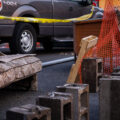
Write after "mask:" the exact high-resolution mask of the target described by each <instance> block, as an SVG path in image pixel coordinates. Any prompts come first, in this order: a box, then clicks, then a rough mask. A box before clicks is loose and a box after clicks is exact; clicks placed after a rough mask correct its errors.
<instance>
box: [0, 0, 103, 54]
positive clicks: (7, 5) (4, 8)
mask: <svg viewBox="0 0 120 120" xmlns="http://www.w3.org/2000/svg"><path fill="white" fill-rule="evenodd" d="M91 3H92V1H91V0H0V15H4V16H15V17H19V16H20V17H36V18H54V19H68V18H75V17H79V16H82V15H84V14H88V13H90V12H91V7H92V6H91ZM101 11H102V10H101V9H99V8H97V7H96V8H95V10H94V14H93V16H92V18H97V17H101V14H102V12H101ZM98 12H99V13H98ZM72 36H73V27H72V22H70V23H51V24H50V23H49V24H48V23H45V24H41V23H40V24H36V23H24V22H15V21H10V20H0V40H1V43H4V42H9V47H10V50H11V51H12V52H13V53H23V54H28V53H33V52H34V51H35V49H36V42H37V41H40V42H41V43H42V44H43V46H44V48H45V49H46V50H51V49H52V48H53V43H54V42H56V41H57V42H60V43H63V42H71V41H72V39H71V38H72Z"/></svg>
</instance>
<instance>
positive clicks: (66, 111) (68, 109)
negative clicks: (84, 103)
mask: <svg viewBox="0 0 120 120" xmlns="http://www.w3.org/2000/svg"><path fill="white" fill-rule="evenodd" d="M63 115H64V116H63V117H64V120H71V119H72V117H71V116H72V115H71V103H68V104H65V105H64V107H63Z"/></svg>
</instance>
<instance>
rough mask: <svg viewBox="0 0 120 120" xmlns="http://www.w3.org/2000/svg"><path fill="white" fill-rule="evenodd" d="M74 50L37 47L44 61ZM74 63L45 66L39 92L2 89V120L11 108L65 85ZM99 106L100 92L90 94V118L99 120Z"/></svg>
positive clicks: (68, 53) (0, 106)
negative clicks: (45, 49) (50, 49)
mask: <svg viewBox="0 0 120 120" xmlns="http://www.w3.org/2000/svg"><path fill="white" fill-rule="evenodd" d="M0 50H1V51H2V52H4V53H5V54H10V52H9V49H0ZM72 51H73V50H72V49H54V50H53V51H51V52H45V51H44V50H42V49H37V51H36V53H37V57H38V58H40V59H41V61H42V62H47V61H51V60H56V59H60V58H66V57H71V56H73V55H74V54H73V52H72ZM73 63H74V61H72V62H67V63H63V64H58V65H53V66H49V67H46V68H43V69H42V71H41V72H39V73H38V81H39V82H38V86H39V89H38V91H37V92H32V91H16V90H14V91H10V90H9V91H8V90H6V89H4V90H3V89H2V90H0V120H5V113H6V111H7V110H8V109H9V108H11V107H15V106H21V105H25V104H35V99H36V97H37V96H39V95H40V94H46V93H47V92H51V91H55V89H56V86H59V85H64V84H65V83H66V80H67V78H68V75H69V72H70V69H71V66H72V64H73ZM98 106H99V105H98V94H90V120H99V119H98V118H99V114H98V111H99V108H98Z"/></svg>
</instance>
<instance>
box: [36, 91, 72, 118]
mask: <svg viewBox="0 0 120 120" xmlns="http://www.w3.org/2000/svg"><path fill="white" fill-rule="evenodd" d="M36 104H37V105H41V106H45V107H49V108H51V119H52V120H73V105H72V95H71V94H68V93H59V92H52V93H49V94H48V95H44V96H39V97H38V98H37V99H36Z"/></svg>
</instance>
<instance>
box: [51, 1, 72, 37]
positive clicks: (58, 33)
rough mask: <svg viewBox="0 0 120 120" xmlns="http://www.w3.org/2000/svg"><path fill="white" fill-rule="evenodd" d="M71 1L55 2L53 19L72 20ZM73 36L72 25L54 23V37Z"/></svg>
mask: <svg viewBox="0 0 120 120" xmlns="http://www.w3.org/2000/svg"><path fill="white" fill-rule="evenodd" d="M71 11H72V9H71V8H70V1H69V0H53V18H54V19H68V18H70V12H71ZM71 35H72V23H54V36H55V37H64V36H65V37H67V36H71Z"/></svg>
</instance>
